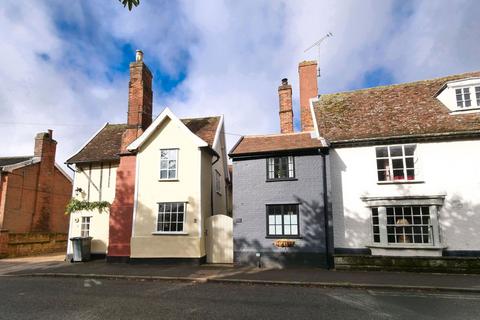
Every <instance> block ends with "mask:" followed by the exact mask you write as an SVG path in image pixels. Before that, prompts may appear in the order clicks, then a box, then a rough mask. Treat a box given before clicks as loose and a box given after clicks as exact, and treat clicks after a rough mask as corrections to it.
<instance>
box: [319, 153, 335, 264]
mask: <svg viewBox="0 0 480 320" xmlns="http://www.w3.org/2000/svg"><path fill="white" fill-rule="evenodd" d="M320 152H321V154H322V171H323V172H322V180H323V229H324V234H325V256H326V259H325V262H326V267H327V270H329V269H332V268H333V263H332V253H331V252H330V229H329V226H328V222H329V217H328V192H327V191H328V189H327V188H328V183H327V155H328V150H325V151H322V150H320Z"/></svg>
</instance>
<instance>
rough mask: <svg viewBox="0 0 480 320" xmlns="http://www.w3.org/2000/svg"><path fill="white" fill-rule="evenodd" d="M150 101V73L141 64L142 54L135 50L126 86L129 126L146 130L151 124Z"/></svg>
mask: <svg viewBox="0 0 480 320" xmlns="http://www.w3.org/2000/svg"><path fill="white" fill-rule="evenodd" d="M152 101H153V93H152V73H151V72H150V70H149V69H148V67H147V66H146V65H145V64H144V63H143V52H142V51H141V50H137V52H136V56H135V62H132V63H130V83H129V86H128V124H129V125H130V126H132V127H135V128H139V129H142V132H143V131H145V130H146V129H147V127H148V126H149V125H150V124H151V123H152V106H153V102H152ZM140 134H141V132H140ZM140 134H139V135H140Z"/></svg>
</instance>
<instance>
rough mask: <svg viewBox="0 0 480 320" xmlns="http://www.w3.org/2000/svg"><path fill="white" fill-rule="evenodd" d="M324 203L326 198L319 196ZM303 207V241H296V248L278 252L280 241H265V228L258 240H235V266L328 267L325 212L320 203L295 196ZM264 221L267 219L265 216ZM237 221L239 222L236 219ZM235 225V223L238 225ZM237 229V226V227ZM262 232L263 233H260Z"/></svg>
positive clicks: (262, 229)
mask: <svg viewBox="0 0 480 320" xmlns="http://www.w3.org/2000/svg"><path fill="white" fill-rule="evenodd" d="M319 198H320V199H323V195H322V194H320V195H319ZM294 199H295V201H297V202H299V203H301V205H300V212H299V216H300V237H301V238H300V239H293V240H294V241H295V245H294V246H293V247H289V248H277V247H276V246H275V245H274V243H275V240H276V239H265V236H266V234H265V232H266V231H265V225H266V221H265V220H263V223H262V225H261V226H257V227H256V228H257V229H256V230H255V231H256V234H257V235H259V238H258V239H255V238H253V237H252V238H246V237H237V238H235V239H234V252H235V257H234V260H235V263H237V264H246V265H256V266H261V267H274V268H281V267H284V266H288V265H310V266H312V265H314V266H320V267H324V266H325V265H326V261H325V235H324V220H323V216H324V208H323V205H322V204H321V202H319V201H315V200H314V201H307V200H305V199H303V198H301V197H299V196H298V195H295V196H294ZM263 217H265V218H264V219H266V215H265V214H263ZM234 221H235V218H234ZM234 224H235V222H234ZM234 228H235V226H234ZM258 230H261V232H260V233H259V232H258Z"/></svg>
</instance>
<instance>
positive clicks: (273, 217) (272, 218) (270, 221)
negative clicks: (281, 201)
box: [268, 215, 275, 224]
mask: <svg viewBox="0 0 480 320" xmlns="http://www.w3.org/2000/svg"><path fill="white" fill-rule="evenodd" d="M268 224H275V216H273V215H269V216H268Z"/></svg>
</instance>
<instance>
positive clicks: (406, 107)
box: [314, 72, 480, 143]
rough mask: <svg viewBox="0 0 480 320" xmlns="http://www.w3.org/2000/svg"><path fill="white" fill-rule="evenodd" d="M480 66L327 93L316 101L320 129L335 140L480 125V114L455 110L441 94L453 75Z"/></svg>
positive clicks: (460, 129) (457, 130)
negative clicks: (400, 81) (398, 82)
mask: <svg viewBox="0 0 480 320" xmlns="http://www.w3.org/2000/svg"><path fill="white" fill-rule="evenodd" d="M478 76H480V72H472V73H465V74H459V75H453V76H448V77H443V78H437V79H431V80H424V81H417V82H411V83H404V84H398V85H390V86H383V87H376V88H370V89H363V90H357V91H351V92H343V93H335V94H326V95H322V96H321V97H320V100H319V101H318V102H317V103H316V104H315V106H314V110H315V117H316V120H317V124H318V127H319V133H320V135H322V136H323V137H325V138H327V139H328V140H329V141H330V142H332V143H334V142H335V141H342V140H355V139H370V138H388V137H396V136H408V135H428V134H445V133H453V132H454V133H461V132H469V131H478V130H480V114H478V113H466V114H455V115H451V114H449V112H450V110H449V109H448V108H447V107H446V106H444V105H443V104H442V103H441V102H440V101H439V100H437V99H436V93H437V92H438V91H439V90H440V89H442V87H443V86H444V85H445V84H446V82H448V81H452V80H458V79H463V78H470V77H478Z"/></svg>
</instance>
